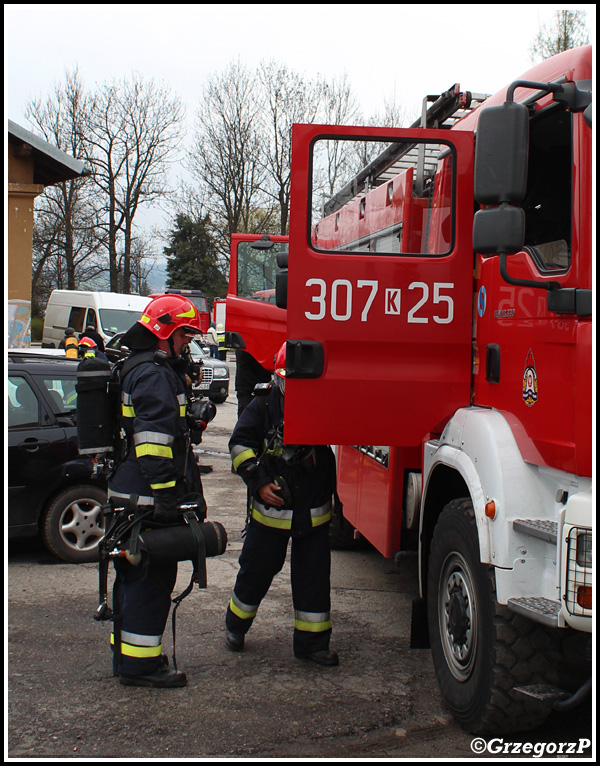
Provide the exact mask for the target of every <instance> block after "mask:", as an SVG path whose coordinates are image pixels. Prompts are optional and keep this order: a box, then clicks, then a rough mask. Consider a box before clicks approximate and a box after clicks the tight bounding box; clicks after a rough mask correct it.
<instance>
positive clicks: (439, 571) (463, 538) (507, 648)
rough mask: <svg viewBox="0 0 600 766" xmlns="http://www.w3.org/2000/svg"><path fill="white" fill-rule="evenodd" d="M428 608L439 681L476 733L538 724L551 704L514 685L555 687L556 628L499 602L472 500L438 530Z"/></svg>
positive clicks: (448, 514)
mask: <svg viewBox="0 0 600 766" xmlns="http://www.w3.org/2000/svg"><path fill="white" fill-rule="evenodd" d="M427 585H428V591H427V613H428V622H429V635H430V639H431V652H432V659H433V664H434V668H435V673H436V677H437V681H438V685H439V688H440V691H441V694H442V697H443V698H444V701H445V703H446V705H447V706H448V708H449V709H450V711H451V713H452V715H453V716H454V717H455V718H456V719H457V720H458V722H459V723H460V724H461V726H463V728H464V729H466V730H467V731H469V732H479V731H488V732H490V733H509V732H514V731H524V730H529V729H533V728H535V727H537V726H539V725H540V724H541V723H542V722H543V721H544V720H545V719H546V717H547V716H548V715H549V713H550V708H549V707H545V706H542V705H541V704H540V703H538V702H535V701H529V700H527V699H525V698H519V696H518V695H516V694H514V692H512V691H511V690H512V689H513V687H515V686H522V685H523V686H524V685H530V684H538V683H551V684H553V685H556V683H557V680H558V666H559V663H560V651H559V650H558V645H557V637H556V631H554V632H553V631H551V630H548V629H546V628H544V627H543V626H541V625H538V624H536V623H533V622H531V621H530V620H527V619H526V618H524V617H521V616H520V615H516V614H515V613H513V612H511V611H510V610H509V609H507V608H506V607H505V606H502V605H500V604H498V603H497V601H496V592H495V580H494V575H493V569H492V568H491V567H489V566H487V565H485V564H482V563H481V561H480V556H479V540H478V536H477V526H476V523H475V517H474V513H473V504H472V502H471V500H470V499H464V498H463V499H459V500H454V501H452V502H451V503H449V504H448V505H447V506H446V507H445V508H444V510H443V511H442V513H441V515H440V517H439V520H438V522H437V525H436V527H435V529H434V533H433V539H432V543H431V551H430V556H429V568H428V581H427Z"/></svg>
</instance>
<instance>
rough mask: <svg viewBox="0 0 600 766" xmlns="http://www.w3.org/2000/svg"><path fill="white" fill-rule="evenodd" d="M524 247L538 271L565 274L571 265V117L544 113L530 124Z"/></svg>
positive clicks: (556, 112) (553, 110)
mask: <svg viewBox="0 0 600 766" xmlns="http://www.w3.org/2000/svg"><path fill="white" fill-rule="evenodd" d="M530 126H531V127H530V138H529V166H528V174H527V192H526V195H525V199H524V200H523V203H522V207H523V209H524V210H525V245H526V250H527V251H528V252H529V253H530V255H531V256H532V257H533V259H534V262H535V264H536V266H537V267H538V269H539V270H540V271H542V272H544V271H550V270H566V269H567V268H568V267H569V265H570V262H571V210H572V204H571V189H572V156H571V154H572V153H571V146H572V140H571V133H572V127H571V126H572V117H571V115H570V114H569V113H568V112H565V111H564V110H563V109H562V108H561V107H554V108H548V109H544V110H543V111H542V112H541V113H540V114H539V116H537V117H534V118H533V119H532V120H531V123H530Z"/></svg>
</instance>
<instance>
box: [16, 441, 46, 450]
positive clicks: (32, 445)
mask: <svg viewBox="0 0 600 766" xmlns="http://www.w3.org/2000/svg"><path fill="white" fill-rule="evenodd" d="M49 444H50V442H49V441H48V439H25V441H24V442H21V443H20V444H18V445H17V447H18V448H19V449H24V450H26V451H27V452H35V451H36V450H38V449H39V448H40V447H47V446H48V445H49Z"/></svg>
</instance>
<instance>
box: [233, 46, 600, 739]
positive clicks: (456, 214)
mask: <svg viewBox="0 0 600 766" xmlns="http://www.w3.org/2000/svg"><path fill="white" fill-rule="evenodd" d="M591 77H592V51H591V47H586V48H579V49H575V50H572V51H567V52H565V53H563V54H559V55H558V56H555V57H553V58H552V59H549V60H547V61H544V62H543V63H542V64H540V65H538V66H537V67H535V68H534V69H532V70H531V71H529V72H528V73H527V74H526V75H524V76H523V77H522V78H520V79H519V80H518V81H515V82H514V83H512V84H511V85H510V86H508V87H507V88H506V89H504V90H503V91H502V92H500V93H498V94H496V95H495V96H492V97H489V98H485V97H484V96H481V97H473V95H472V94H469V93H464V92H462V91H461V90H460V87H459V86H453V88H451V89H450V90H449V91H447V92H446V93H444V94H442V95H441V96H439V97H438V98H431V97H428V99H430V101H431V105H430V106H428V108H425V107H424V110H423V117H422V119H421V120H419V121H417V123H415V124H414V125H412V126H411V127H409V128H406V129H392V128H387V129H383V128H371V127H368V128H365V127H342V126H331V125H295V126H294V128H293V145H292V146H293V150H292V208H291V218H290V235H289V258H288V268H287V270H286V272H285V279H281V280H280V285H281V286H282V290H283V285H284V284H285V285H287V287H286V290H285V295H282V294H281V293H282V290H280V295H278V303H279V305H280V306H285V307H286V325H285V337H286V339H287V370H286V376H287V377H286V396H285V425H284V439H285V440H286V442H287V443H290V444H304V443H312V444H318V443H327V444H337V445H343V446H341V447H339V448H338V492H339V495H340V497H341V500H342V502H343V504H344V519H343V520H339V519H338V530H342V531H343V529H344V528H345V529H346V530H347V529H350V530H351V531H352V533H353V534H354V535H356V534H359V535H362V536H364V537H365V538H367V539H368V540H369V542H370V543H372V544H373V545H374V546H375V547H376V548H377V549H378V550H379V551H380V552H381V553H382V554H383V555H384V556H387V557H393V556H394V555H395V554H397V552H398V551H400V550H401V549H402V548H405V547H407V546H408V545H410V544H411V543H412V542H414V541H415V540H416V544H417V546H418V550H419V573H420V600H418V601H417V603H416V608H415V617H414V619H415V631H414V635H415V645H416V644H417V643H418V638H417V637H418V634H419V631H418V630H417V627H418V623H419V615H425V617H426V620H427V630H426V631H425V632H426V634H427V635H428V642H429V643H430V646H431V650H432V654H433V661H434V665H435V669H436V675H437V679H438V683H439V686H440V691H441V693H442V695H443V697H444V700H445V702H446V704H447V705H448V707H449V709H450V710H451V712H452V713H453V715H454V716H455V717H456V718H457V720H458V721H459V722H460V723H461V724H462V725H463V726H464V727H465V728H466V729H467V730H469V731H480V730H489V731H498V732H501V731H511V730H516V729H528V728H533V727H535V726H537V725H538V724H539V723H540V722H541V721H542V720H544V718H545V717H546V716H547V715H548V713H549V711H550V710H551V709H552V708H553V707H554V708H555V709H561V707H562V708H563V709H564V708H565V707H567V706H570V705H574V704H577V702H578V701H579V700H580V699H581V698H584V697H585V696H586V694H588V693H589V691H590V685H591V680H590V678H589V672H590V667H591V666H590V662H591V641H590V633H591V629H592V516H593V511H592V509H593V499H592V478H591V477H592V440H591V433H592V362H591V360H592V293H591V288H592V219H593V215H594V211H593V208H592V130H591V116H590V113H591V107H590V104H591ZM228 317H229V296H228ZM245 321H246V320H241V321H240V324H239V332H240V335H241V336H242V337H245V333H246V330H245V329H244V322H245ZM251 329H252V324H251V322H250V321H248V335H249V336H250V331H251ZM278 337H279V338H280V337H281V335H279V336H278ZM261 342H263V341H261ZM273 345H275V344H273ZM367 363H368V365H369V367H370V369H371V370H372V373H371V375H370V376H369V379H368V380H366V379H365V377H364V375H363V374H362V371H363V368H364V366H365V365H366V364H367ZM374 381H375V383H374ZM574 637H575V639H576V640H573V638H574ZM567 639H568V640H567ZM573 646H577V649H576V650H575V653H576V654H578V660H580V661H581V660H583V664H581V662H580V663H579V664H580V672H579V671H578V673H574V672H572V671H570V672H569V673H564V672H563V668H564V663H563V660H564V659H565V653H566V652H567V651H568V648H567V647H573ZM571 651H572V650H571ZM569 659H573V657H572V656H571V657H570V658H569Z"/></svg>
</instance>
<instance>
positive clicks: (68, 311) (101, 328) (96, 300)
mask: <svg viewBox="0 0 600 766" xmlns="http://www.w3.org/2000/svg"><path fill="white" fill-rule="evenodd" d="M150 300H151V299H150V298H147V297H145V296H142V295H122V294H121V293H100V292H93V291H91V290H90V291H88V290H53V291H52V293H51V294H50V298H49V299H48V306H47V307H46V315H45V317H44V334H43V337H42V343H43V344H44V346H45V347H46V348H58V344H59V343H60V342H61V340H62V339H63V338H64V335H65V330H66V329H67V327H72V328H73V329H74V330H75V332H76V333H77V334H79V333H80V332H82V331H83V330H84V329H85V328H86V327H88V326H90V325H92V326H93V327H95V328H96V330H97V331H98V332H99V333H100V335H101V336H102V337H103V339H104V342H105V343H106V342H107V341H109V340H110V339H111V338H112V336H113V335H115V334H116V333H118V332H125V331H126V330H129V328H130V327H131V326H132V325H133V324H134V323H135V322H137V320H138V319H139V318H140V316H141V315H142V312H143V310H144V309H145V308H146V306H147V305H148V303H149V302H150ZM50 344H52V345H50Z"/></svg>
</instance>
